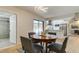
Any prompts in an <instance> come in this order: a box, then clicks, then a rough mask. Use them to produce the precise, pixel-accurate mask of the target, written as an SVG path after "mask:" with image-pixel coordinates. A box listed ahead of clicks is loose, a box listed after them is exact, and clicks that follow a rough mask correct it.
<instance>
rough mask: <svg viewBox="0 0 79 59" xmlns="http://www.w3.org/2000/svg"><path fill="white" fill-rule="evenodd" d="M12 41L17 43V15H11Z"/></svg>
mask: <svg viewBox="0 0 79 59" xmlns="http://www.w3.org/2000/svg"><path fill="white" fill-rule="evenodd" d="M10 42H12V43H16V15H12V16H10Z"/></svg>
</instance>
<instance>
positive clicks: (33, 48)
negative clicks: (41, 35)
mask: <svg viewBox="0 0 79 59" xmlns="http://www.w3.org/2000/svg"><path fill="white" fill-rule="evenodd" d="M20 38H21V44H22V49H23V50H24V52H25V53H26V52H27V53H38V52H41V51H42V50H43V47H42V46H40V45H37V44H34V43H32V40H31V38H26V37H23V36H21V37H20Z"/></svg>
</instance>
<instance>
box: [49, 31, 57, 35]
mask: <svg viewBox="0 0 79 59" xmlns="http://www.w3.org/2000/svg"><path fill="white" fill-rule="evenodd" d="M48 34H49V35H56V33H55V32H48Z"/></svg>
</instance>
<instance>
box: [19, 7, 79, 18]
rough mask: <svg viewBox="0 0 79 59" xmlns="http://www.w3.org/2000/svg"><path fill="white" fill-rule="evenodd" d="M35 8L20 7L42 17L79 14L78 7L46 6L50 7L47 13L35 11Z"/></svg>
mask: <svg viewBox="0 0 79 59" xmlns="http://www.w3.org/2000/svg"><path fill="white" fill-rule="evenodd" d="M34 7H35V6H19V8H21V9H24V10H28V11H30V12H32V13H35V14H38V15H40V16H42V17H45V18H48V17H64V16H65V17H66V16H69V15H72V14H74V13H76V12H79V7H78V6H46V7H48V10H47V12H39V11H36V10H34Z"/></svg>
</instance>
